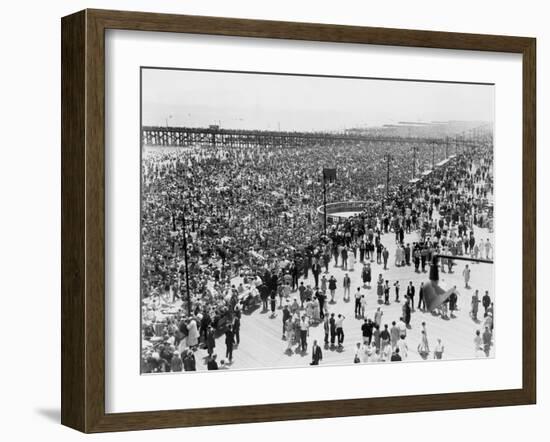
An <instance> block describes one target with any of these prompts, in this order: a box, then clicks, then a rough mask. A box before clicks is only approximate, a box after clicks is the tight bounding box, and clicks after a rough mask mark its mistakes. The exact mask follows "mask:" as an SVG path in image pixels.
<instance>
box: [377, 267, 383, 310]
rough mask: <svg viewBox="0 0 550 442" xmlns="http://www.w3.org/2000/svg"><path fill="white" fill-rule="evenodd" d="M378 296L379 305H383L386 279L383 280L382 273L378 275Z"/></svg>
mask: <svg viewBox="0 0 550 442" xmlns="http://www.w3.org/2000/svg"><path fill="white" fill-rule="evenodd" d="M376 294H377V295H378V304H382V303H383V302H384V301H383V300H382V298H383V296H384V278H382V273H380V274H379V275H378V281H377V282H376Z"/></svg>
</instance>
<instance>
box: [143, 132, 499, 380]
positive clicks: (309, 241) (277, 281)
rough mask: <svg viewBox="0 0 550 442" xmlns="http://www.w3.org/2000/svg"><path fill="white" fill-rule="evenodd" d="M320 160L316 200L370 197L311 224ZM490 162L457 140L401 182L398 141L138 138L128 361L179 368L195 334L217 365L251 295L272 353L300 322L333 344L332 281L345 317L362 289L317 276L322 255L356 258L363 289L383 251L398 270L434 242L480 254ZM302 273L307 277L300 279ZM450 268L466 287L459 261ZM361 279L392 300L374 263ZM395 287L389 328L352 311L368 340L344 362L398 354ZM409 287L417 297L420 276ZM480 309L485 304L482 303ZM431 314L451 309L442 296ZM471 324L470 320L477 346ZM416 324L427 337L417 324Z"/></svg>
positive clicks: (146, 368) (408, 305)
mask: <svg viewBox="0 0 550 442" xmlns="http://www.w3.org/2000/svg"><path fill="white" fill-rule="evenodd" d="M422 152H424V153H422ZM387 153H389V154H391V156H392V157H393V159H392V169H391V180H392V181H391V187H390V188H389V189H388V190H389V191H388V192H387V193H386V189H384V188H381V185H382V184H384V183H385V180H386V166H387V164H386V162H385V159H384V155H385V154H387ZM431 162H432V151H431V149H424V150H422V149H419V150H418V163H417V165H416V167H417V170H421V169H422V168H423V167H424V166H420V167H419V166H418V164H420V165H430V164H431ZM327 165H334V166H335V167H336V169H337V179H336V180H335V182H334V183H331V184H330V185H329V187H328V192H327V198H328V199H329V200H330V201H348V200H372V201H374V203H373V204H372V207H369V208H366V209H365V210H364V211H363V212H361V213H359V214H357V215H355V216H351V217H349V218H345V219H341V220H338V221H336V222H335V223H333V224H331V225H329V226H328V232H327V235H326V236H325V235H324V234H323V228H322V220H319V218H318V214H317V211H316V209H317V207H318V206H320V205H321V204H322V201H323V194H322V188H323V183H322V181H321V179H322V172H321V171H322V169H323V167H325V166H327ZM491 170H492V150H491V149H489V148H488V146H478V147H477V148H476V149H468V150H467V151H463V152H461V153H459V154H458V155H456V156H455V157H454V158H453V159H452V160H450V161H449V162H448V163H447V164H446V165H445V166H442V167H439V168H435V169H434V170H432V171H431V173H429V174H425V175H424V176H423V178H422V179H420V180H415V182H409V181H410V178H411V174H412V164H411V146H409V145H407V144H406V143H401V144H399V143H394V144H386V143H382V142H378V143H376V144H374V143H373V144H372V145H368V144H364V145H363V144H354V145H349V144H341V145H333V146H316V147H311V148H296V149H294V148H290V147H289V148H280V149H273V148H265V147H262V146H257V147H255V148H235V147H232V148H219V147H218V148H207V147H200V148H199V147H197V148H185V149H169V148H168V149H166V148H165V149H162V148H160V149H151V150H146V151H145V152H144V155H143V163H142V230H141V236H142V264H141V265H142V285H141V287H142V289H141V290H142V292H141V299H142V304H143V314H142V319H143V321H142V328H143V330H142V334H143V341H142V342H143V343H144V345H143V354H142V372H158V371H182V370H185V371H192V370H194V369H195V368H196V361H195V359H194V358H195V356H194V350H195V349H196V348H198V346H203V347H205V348H207V349H208V361H207V365H208V368H209V369H216V368H225V367H227V362H229V364H230V363H231V360H232V357H233V355H232V352H233V347H234V345H237V346H238V343H239V329H240V321H241V314H242V310H243V309H246V308H248V307H249V305H250V303H254V302H255V300H256V299H257V300H259V301H261V305H262V307H263V309H264V310H270V311H271V314H272V316H273V317H274V316H275V315H276V314H277V311H278V310H282V320H283V324H282V336H283V339H284V340H285V341H286V342H285V346H286V351H289V352H292V351H295V350H294V346H296V347H297V348H298V350H299V351H306V350H307V345H308V343H307V339H308V329H309V327H310V325H311V324H312V323H317V324H321V323H322V324H323V327H324V329H325V342H324V344H325V348H327V346H329V347H330V346H332V345H334V346H336V347H337V348H338V347H341V346H342V345H343V342H344V332H343V329H344V325H343V324H344V322H345V317H344V316H343V315H340V314H337V313H336V314H335V312H331V311H330V306H331V305H332V304H334V303H335V292H336V288H337V287H338V288H340V287H342V288H343V290H344V300H350V298H351V296H353V297H354V302H355V316H356V318H361V319H362V318H363V317H364V310H365V304H364V302H365V301H364V294H362V293H361V290H359V289H358V293H354V294H353V295H352V294H351V287H350V285H349V281H348V283H347V285H346V280H345V279H344V281H343V282H342V284H340V283H339V282H337V281H336V280H335V278H334V277H329V278H327V277H326V274H327V273H328V271H329V264H331V263H332V264H331V265H332V266H339V267H340V268H342V269H344V270H348V269H349V270H350V271H352V270H353V269H354V267H355V266H358V268H357V270H359V271H361V278H362V281H363V283H364V287H370V286H371V282H372V279H373V275H372V270H371V263H374V262H376V263H377V264H382V263H383V265H384V269H386V268H387V267H388V265H394V266H403V267H407V268H408V267H409V266H410V269H411V271H412V269H413V268H414V271H416V272H424V271H426V268H427V266H429V265H430V263H431V262H432V259H433V256H434V255H436V254H437V255H439V254H441V255H445V256H470V257H472V258H481V259H492V244H491V243H490V241H489V240H488V239H486V240H485V241H484V240H483V239H482V238H476V237H475V233H474V226H477V227H482V228H489V229H491V228H492V206H491V204H490V198H489V197H490V196H491V195H492V190H493V189H492V186H493V183H492V174H491ZM382 187H383V186H382ZM390 232H391V233H392V234H394V235H395V241H396V244H397V246H396V249H395V255H394V256H391V257H390V256H389V251H388V247H385V246H384V244H382V241H381V236H382V235H384V234H387V233H390ZM411 232H418V233H419V235H418V238H419V240H418V241H417V242H413V243H412V244H411V243H407V242H405V241H404V238H405V234H408V233H411ZM184 235H185V237H184ZM184 245H187V250H184ZM185 252H187V253H185ZM185 261H187V263H186V262H185ZM453 265H454V260H453V259H451V258H443V259H441V262H440V268H441V271H444V272H447V271H448V272H452V268H453ZM186 267H187V272H188V273H187V274H186ZM310 274H311V275H313V283H312V284H307V283H306V284H304V281H306V282H307V280H308V277H309V275H310ZM235 277H242V283H241V284H238V285H236V284H234V283H232V281H234V278H235ZM187 280H188V281H189V287H187V286H186V284H187ZM300 280H302V282H301V283H300ZM464 280H465V284H466V286H468V280H469V273H468V272H466V271H465V274H464ZM375 284H376V290H377V294H378V299H379V302H380V305H381V306H383V305H386V304H388V303H389V302H390V291H392V288H393V291H394V293H395V298H394V300H395V301H394V302H400V298H399V296H400V287H399V282H398V281H396V282H393V283H391V284H392V285H390V282H389V281H386V280H384V278H383V275H382V274H379V275H378V280H377V281H376V282H375ZM404 290H405V293H406V294H404V295H403V317H402V318H396V321H394V322H395V323H394V324H392V326H391V327H389V325H387V324H382V323H381V322H380V323H377V321H376V318H373V319H372V320H370V319H365V324H364V325H365V328H366V329H367V331H368V330H371V331H372V333H371V332H368V333H367V335H366V336H369V335H370V336H371V338H372V337H374V339H366V340H365V341H364V342H361V343H358V344H357V357H356V358H354V362H358V361H364V360H375V359H376V360H400V359H399V358H401V359H403V358H405V357H406V350H405V348H404V347H403V346H404V345H406V342H405V343H403V344H400V342H401V340H403V341H405V338H403V339H401V337H402V335H403V333H402V331H403V327H401V326H400V324H401V322H403V323H404V324H405V328H406V327H407V326H410V324H408V323H407V317H409V322H410V311H411V310H412V311H414V307H415V302H414V287H413V291H412V293H411V289H410V287H407V288H406V289H404ZM418 291H419V292H420V293H419V298H420V299H419V306H418V308H421V301H422V295H421V293H422V288H419V290H418ZM294 295H296V296H294ZM480 302H481V301H480ZM483 302H484V304H483V306H484V307H485V301H483ZM474 304H475V306H476V310H475V312H476V313H475V320H477V304H478V302H477V301H474V299H472V309H473V308H474ZM488 308H491V309H492V308H493V307H492V303H491V304H490V305H489V306H488ZM380 311H382V310H380ZM449 311H450V313H449ZM435 313H436V314H439V315H441V316H442V317H445V316H446V315H449V314H450V315H452V314H453V305H452V302H451V301H450V302H449V303H445V305H444V306H440V307H439V308H438V310H437V311H436V312H435ZM489 314H490V316H491V317H492V314H493V313H492V310H491V311H489V312H488V311H487V309H486V310H485V312H484V315H485V318H487V317H489ZM472 315H473V318H474V313H472ZM486 321H488V320H486ZM362 327H363V325H362ZM396 327H397V328H398V329H399V330H400V334H399V339H397V340H395V339H394V338H395V336H396V331H395V330H396V329H395V328H396ZM392 330H393V332H392ZM489 330H491V331H492V324H490V328H489ZM485 331H486V329H484V330H481V331H480V336H481V338H480V339H481V347H483V345H484V342H485V338H486V337H484V333H485ZM386 332H387V333H388V334H389V336H390V338H389V340H388V343H389V344H388V346H386V345H385V344H384V343H386V337H387V336H386ZM422 332H423V334H424V335H426V340H427V330H423V331H422ZM222 333H223V334H225V343H226V353H225V359H224V360H223V361H221V360H220V363H219V364H218V362H217V353H216V352H215V351H214V348H215V343H216V339H215V338H216V337H217V336H218V335H219V334H222ZM377 334H378V336H377ZM379 335H381V337H380V336H379ZM363 336H365V335H363ZM378 338H379V339H378ZM423 340H424V338H423ZM426 342H427V341H426ZM371 344H372V345H371ZM372 346H374V349H373V348H371V349H370V350H369V347H372ZM426 347H428V346H426ZM312 348H313V351H312V355H313V356H312V357H313V359H312V362H311V363H312V364H313V365H317V364H318V363H319V362H320V361H321V360H322V350H321V348H320V347H319V344H318V343H317V342H314V343H313V346H312ZM317 348H319V350H317ZM434 348H438V350H437V351H435V353H433V354H434V355H436V354H439V355H441V354H443V351H444V350H443V348H444V346H443V344H442V343H439V344H438V346H436V347H434ZM483 348H484V347H483ZM369 352H370V356H368V357H367V356H365V355H369ZM427 353H428V354H429V353H430V351H429V350H428V352H427ZM487 354H488V352H487ZM171 355H176V356H175V357H173V356H171ZM373 355H374V356H373ZM382 355H384V356H382ZM434 357H435V356H434Z"/></svg>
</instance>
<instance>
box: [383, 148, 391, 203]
mask: <svg viewBox="0 0 550 442" xmlns="http://www.w3.org/2000/svg"><path fill="white" fill-rule="evenodd" d="M384 158H385V159H386V197H387V196H388V195H389V193H390V161H391V160H393V157H392V156H391V155H390V154H389V153H387V154H386V155H384Z"/></svg>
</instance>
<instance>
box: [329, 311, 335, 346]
mask: <svg viewBox="0 0 550 442" xmlns="http://www.w3.org/2000/svg"><path fill="white" fill-rule="evenodd" d="M329 324H330V345H331V346H333V347H334V341H336V318H335V317H334V313H331V314H330V319H329Z"/></svg>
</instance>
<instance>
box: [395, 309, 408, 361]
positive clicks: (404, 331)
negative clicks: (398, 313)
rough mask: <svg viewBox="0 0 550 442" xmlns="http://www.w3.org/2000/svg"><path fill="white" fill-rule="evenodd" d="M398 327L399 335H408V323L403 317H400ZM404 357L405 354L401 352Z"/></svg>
mask: <svg viewBox="0 0 550 442" xmlns="http://www.w3.org/2000/svg"><path fill="white" fill-rule="evenodd" d="M397 327H398V328H399V336H407V324H406V323H405V321H404V320H403V318H402V317H401V318H399V322H398V323H397ZM401 356H402V357H403V354H401Z"/></svg>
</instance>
